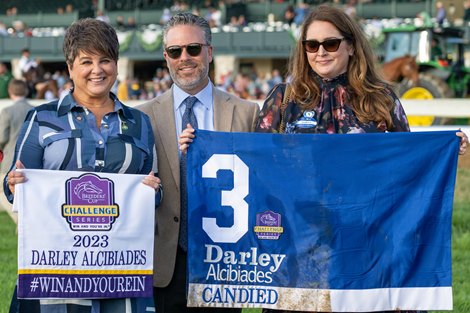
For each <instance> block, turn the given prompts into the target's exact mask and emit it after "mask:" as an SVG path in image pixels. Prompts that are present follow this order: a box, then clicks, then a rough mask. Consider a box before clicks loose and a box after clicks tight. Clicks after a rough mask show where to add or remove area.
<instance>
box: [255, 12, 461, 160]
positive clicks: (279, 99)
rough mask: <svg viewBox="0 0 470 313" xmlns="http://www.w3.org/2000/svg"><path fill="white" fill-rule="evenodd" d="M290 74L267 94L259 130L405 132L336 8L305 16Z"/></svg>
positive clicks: (401, 115)
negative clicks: (283, 82)
mask: <svg viewBox="0 0 470 313" xmlns="http://www.w3.org/2000/svg"><path fill="white" fill-rule="evenodd" d="M289 74H290V75H289V76H290V77H291V82H290V83H289V88H287V84H279V85H277V86H274V88H273V89H272V90H271V92H270V93H269V95H268V97H267V99H266V101H265V103H264V106H263V109H262V111H261V114H260V119H259V121H258V125H257V131H258V132H281V133H327V134H346V133H372V132H397V131H410V128H409V126H408V121H407V118H406V115H405V112H404V110H403V107H402V105H401V103H400V100H399V99H398V97H397V96H396V95H395V93H394V92H393V91H392V89H391V88H390V86H389V85H388V84H387V83H386V82H385V81H384V80H383V79H382V78H381V77H380V75H379V73H378V71H377V69H376V68H375V56H374V54H373V52H372V48H371V47H370V45H369V42H368V41H367V39H366V37H365V35H364V33H363V31H362V29H361V27H360V25H358V24H357V23H356V22H355V21H353V20H352V19H351V18H350V17H349V16H347V15H346V14H345V13H344V12H343V11H341V10H339V9H336V8H334V7H330V6H327V5H321V6H318V7H317V8H316V9H315V10H313V11H312V12H310V14H309V15H308V16H307V17H306V19H305V21H304V24H303V25H302V29H301V36H300V39H299V41H298V42H297V45H296V47H295V50H294V52H293V55H292V59H291V62H290V68H289ZM286 89H287V92H286ZM457 136H459V137H461V145H460V151H459V153H460V154H464V153H465V151H466V148H467V145H468V138H467V136H466V135H465V134H464V133H463V132H457Z"/></svg>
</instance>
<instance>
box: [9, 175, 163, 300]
mask: <svg viewBox="0 0 470 313" xmlns="http://www.w3.org/2000/svg"><path fill="white" fill-rule="evenodd" d="M22 171H23V172H24V173H25V176H26V178H27V182H26V183H24V184H19V185H16V193H15V201H14V204H13V208H14V209H16V210H18V219H19V223H18V232H19V234H18V274H19V283H18V297H19V298H28V299H34V298H88V299H91V298H122V297H149V296H152V290H153V288H152V285H153V283H152V275H153V236H154V214H155V192H154V190H153V189H152V188H150V187H148V186H146V185H144V184H143V183H142V179H143V177H144V176H143V175H127V174H126V175H123V174H109V173H84V172H69V171H49V170H29V169H27V170H22Z"/></svg>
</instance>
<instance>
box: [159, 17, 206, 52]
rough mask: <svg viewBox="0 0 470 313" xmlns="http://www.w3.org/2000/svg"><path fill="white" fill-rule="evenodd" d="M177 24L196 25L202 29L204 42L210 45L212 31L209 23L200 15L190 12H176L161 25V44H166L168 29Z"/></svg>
mask: <svg viewBox="0 0 470 313" xmlns="http://www.w3.org/2000/svg"><path fill="white" fill-rule="evenodd" d="M178 25H189V26H197V27H199V28H201V29H202V31H203V32H204V37H205V39H206V44H207V45H210V44H211V42H212V33H211V28H210V26H209V23H208V22H207V21H206V20H205V19H204V18H202V17H200V16H197V15H194V14H192V13H188V12H186V13H178V14H175V15H173V17H172V18H171V19H170V20H169V21H168V22H167V23H166V24H165V26H163V44H164V45H165V44H166V35H167V34H168V31H169V30H170V29H171V28H173V27H175V26H178Z"/></svg>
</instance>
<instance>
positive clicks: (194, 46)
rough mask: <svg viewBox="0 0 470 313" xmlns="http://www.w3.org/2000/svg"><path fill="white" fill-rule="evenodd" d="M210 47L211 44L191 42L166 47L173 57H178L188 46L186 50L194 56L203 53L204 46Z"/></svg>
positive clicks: (169, 54)
mask: <svg viewBox="0 0 470 313" xmlns="http://www.w3.org/2000/svg"><path fill="white" fill-rule="evenodd" d="M204 46H205V47H208V46H210V45H207V44H202V43H190V44H189V45H184V46H169V47H168V48H166V49H165V51H166V53H167V54H168V56H169V57H170V58H172V59H178V58H179V57H180V56H181V53H183V49H184V48H186V52H187V53H188V54H189V55H190V56H192V57H197V56H198V55H200V54H201V51H202V47H204Z"/></svg>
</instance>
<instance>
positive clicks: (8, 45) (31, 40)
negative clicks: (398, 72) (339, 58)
mask: <svg viewBox="0 0 470 313" xmlns="http://www.w3.org/2000/svg"><path fill="white" fill-rule="evenodd" d="M332 1H334V3H335V5H338V6H343V5H345V2H347V1H350V0H332ZM434 1H435V0H415V1H407V0H359V1H358V3H357V4H356V5H355V10H356V15H357V16H358V18H364V19H368V18H376V19H381V18H387V19H388V18H414V17H415V16H416V15H417V14H419V13H420V12H427V14H428V15H429V16H434ZM177 2H180V1H173V0H162V1H161V0H57V1H32V0H2V1H0V22H2V23H4V24H5V25H6V26H7V28H10V30H11V29H12V25H13V24H14V23H15V21H21V22H22V23H23V24H24V27H25V31H24V32H22V33H15V32H14V31H13V32H10V30H9V32H10V35H7V36H0V61H2V62H6V63H8V64H9V67H10V68H12V69H13V72H15V64H16V62H17V60H18V58H19V52H20V51H21V49H23V48H26V47H27V48H29V49H30V51H31V53H32V56H33V57H34V58H39V59H41V61H42V63H43V65H44V67H45V68H46V70H47V71H50V72H53V71H55V70H57V69H60V70H63V69H65V63H64V60H63V55H62V41H63V33H64V31H65V28H66V27H67V26H68V25H70V24H71V23H72V22H73V21H74V20H76V19H78V18H82V17H94V16H95V14H96V12H97V11H98V10H102V11H104V12H105V15H106V16H107V18H108V19H109V22H110V23H111V24H112V25H113V26H115V27H116V29H117V30H118V34H119V39H120V43H121V51H120V55H121V59H120V62H119V67H120V68H119V73H120V77H119V79H120V80H123V79H124V78H125V77H136V78H138V79H139V80H141V81H148V80H150V79H152V77H153V75H154V74H155V70H156V69H157V68H162V67H164V66H165V62H164V59H163V50H162V43H161V19H162V17H163V16H164V11H165V9H171V10H172V11H171V12H170V13H175V12H176V11H177V10H178V9H181V8H177V7H176V6H175V4H176V3H177ZM181 2H184V1H181ZM297 2H300V1H299V0H290V1H282V0H268V1H254V0H250V1H249V0H245V1H243V0H238V1H223V2H220V3H223V5H219V2H218V1H214V0H212V1H210V0H197V1H186V3H187V4H188V5H187V6H186V10H192V11H195V10H196V11H197V12H198V13H199V14H200V15H201V16H204V17H206V16H207V15H208V13H209V10H210V7H211V6H215V7H217V9H218V10H220V16H221V18H220V19H221V21H220V23H221V25H214V27H213V46H214V62H213V65H212V66H211V75H212V77H213V79H214V81H217V80H218V78H219V77H220V76H222V75H225V74H226V73H230V72H232V73H237V72H244V73H246V74H252V73H253V72H254V73H270V72H271V71H272V70H273V69H275V68H277V69H280V70H281V72H284V71H285V67H286V64H287V60H288V58H289V55H290V51H291V48H292V46H293V45H294V43H295V40H296V34H297V33H298V25H295V24H293V25H288V24H286V23H284V12H285V10H286V8H287V7H288V6H296V5H297ZM302 2H306V3H309V4H310V5H312V6H313V5H317V4H319V3H323V2H325V1H324V0H310V1H302ZM444 2H445V1H444ZM447 2H448V3H447V4H446V5H447V6H449V5H450V0H447ZM189 4H190V5H189ZM67 5H70V6H71V7H72V8H73V9H72V10H71V11H69V12H65V13H61V14H58V13H57V12H58V8H65V7H66V6H67ZM453 5H455V6H458V5H461V4H460V3H459V2H458V0H457V1H453ZM13 7H15V8H16V10H17V11H16V13H15V14H7V12H9V10H10V9H11V8H13ZM462 11H463V10H456V11H455V17H456V18H458V17H461V15H462V14H463V12H462ZM9 13H11V12H9ZM240 16H243V17H244V18H245V21H246V24H244V25H238V26H233V25H231V24H230V21H231V18H232V17H240ZM129 18H131V19H133V20H134V21H135V27H133V28H129V27H126V25H123V24H120V22H119V21H121V23H122V21H124V23H125V21H127V20H128V19H129Z"/></svg>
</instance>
